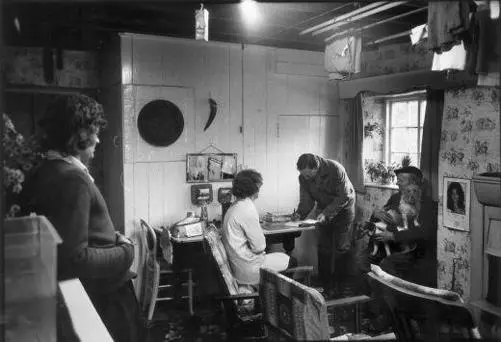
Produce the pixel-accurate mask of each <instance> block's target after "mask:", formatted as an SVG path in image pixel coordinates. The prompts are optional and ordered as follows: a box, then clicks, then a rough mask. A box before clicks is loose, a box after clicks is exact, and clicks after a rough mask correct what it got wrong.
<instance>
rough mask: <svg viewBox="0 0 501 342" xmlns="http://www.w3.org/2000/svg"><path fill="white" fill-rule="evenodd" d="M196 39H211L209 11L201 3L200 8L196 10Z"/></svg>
mask: <svg viewBox="0 0 501 342" xmlns="http://www.w3.org/2000/svg"><path fill="white" fill-rule="evenodd" d="M195 39H196V40H205V41H208V40H209V11H207V10H206V9H205V8H204V5H203V4H201V5H200V9H199V10H196V11H195Z"/></svg>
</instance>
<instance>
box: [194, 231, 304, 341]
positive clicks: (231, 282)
mask: <svg viewBox="0 0 501 342" xmlns="http://www.w3.org/2000/svg"><path fill="white" fill-rule="evenodd" d="M204 250H205V251H206V252H207V254H208V256H209V259H210V260H211V261H212V263H213V265H214V266H215V268H216V269H217V270H218V271H219V272H218V278H219V284H220V287H221V289H222V291H223V295H221V296H219V297H217V298H216V299H217V300H218V301H219V302H220V303H221V304H222V307H223V310H224V313H225V318H226V327H227V334H228V340H229V341H234V340H236V339H245V337H248V338H249V339H256V338H265V330H264V326H263V324H262V323H263V322H262V315H261V311H260V302H259V300H258V298H259V293H258V292H256V291H252V290H250V289H249V288H248V287H246V288H244V287H240V288H239V285H238V283H237V281H236V280H235V278H234V277H233V274H232V272H231V268H230V265H229V262H228V256H227V254H226V250H225V248H224V245H223V242H222V240H221V233H220V231H219V229H218V228H217V227H216V226H214V225H213V224H211V225H209V226H208V228H207V229H206V230H205V232H204ZM312 271H313V267H310V266H302V267H295V268H293V269H289V270H287V272H286V273H293V272H294V273H295V274H296V273H297V274H304V275H305V277H304V278H305V279H306V281H309V274H310V273H311V272H312ZM242 292H244V293H242Z"/></svg>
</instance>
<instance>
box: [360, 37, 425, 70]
mask: <svg viewBox="0 0 501 342" xmlns="http://www.w3.org/2000/svg"><path fill="white" fill-rule="evenodd" d="M432 62H433V53H432V52H430V50H428V49H427V48H426V46H425V43H424V42H423V43H419V44H417V45H411V44H410V43H404V44H390V45H384V46H381V47H379V48H378V49H377V50H368V51H362V55H361V73H360V75H358V76H361V75H363V76H364V77H367V76H373V75H383V74H391V73H397V72H408V71H416V70H430V69H431V65H432Z"/></svg>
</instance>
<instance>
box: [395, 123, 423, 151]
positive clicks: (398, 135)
mask: <svg viewBox="0 0 501 342" xmlns="http://www.w3.org/2000/svg"><path fill="white" fill-rule="evenodd" d="M417 134H418V129H417V128H393V129H392V130H391V151H392V152H410V153H417V151H418V146H417V138H418V137H417Z"/></svg>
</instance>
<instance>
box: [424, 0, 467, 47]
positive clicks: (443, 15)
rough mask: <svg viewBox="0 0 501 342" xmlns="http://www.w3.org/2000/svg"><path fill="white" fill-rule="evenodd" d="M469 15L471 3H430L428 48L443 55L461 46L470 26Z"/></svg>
mask: <svg viewBox="0 0 501 342" xmlns="http://www.w3.org/2000/svg"><path fill="white" fill-rule="evenodd" d="M469 13H470V3H469V1H430V2H429V3H428V48H429V49H430V50H433V51H434V52H437V53H442V52H444V51H448V50H450V49H451V48H452V47H453V46H454V45H457V44H459V43H460V41H461V40H462V38H464V37H463V35H464V34H465V33H467V31H468V29H469V26H470V18H469Z"/></svg>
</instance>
